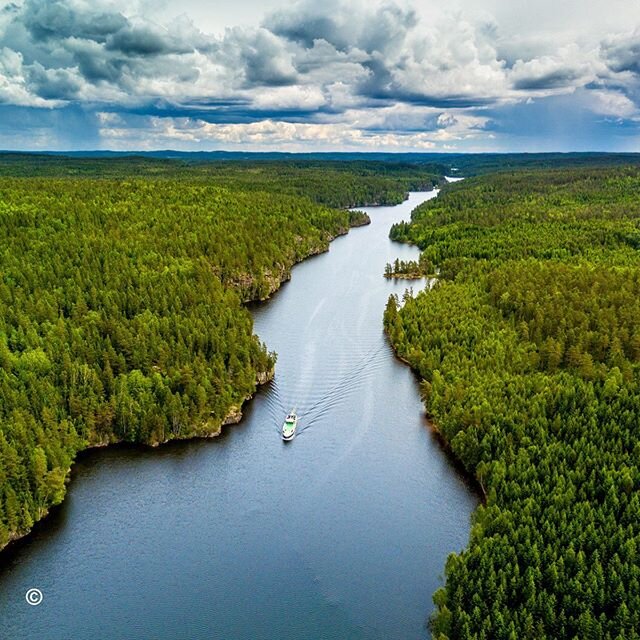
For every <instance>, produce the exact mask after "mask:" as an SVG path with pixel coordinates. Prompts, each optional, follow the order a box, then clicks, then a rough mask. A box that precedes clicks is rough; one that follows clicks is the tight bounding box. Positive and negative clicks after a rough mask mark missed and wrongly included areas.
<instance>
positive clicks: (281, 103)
mask: <svg viewBox="0 0 640 640" xmlns="http://www.w3.org/2000/svg"><path fill="white" fill-rule="evenodd" d="M0 149H14V150H89V149H113V150H153V149H179V150H185V151H188V150H216V149H227V150H244V151H271V150H280V151H341V150H343V151H385V152H393V151H397V152H406V151H418V152H420V151H422V152H425V151H426V152H461V151H462V152H477V151H500V152H505V151H640V0H527V1H525V0H447V1H446V2H442V1H440V2H433V1H432V0H299V1H297V2H292V1H288V2H283V1H282V0H260V1H258V0H206V1H205V0H11V1H3V0H0Z"/></svg>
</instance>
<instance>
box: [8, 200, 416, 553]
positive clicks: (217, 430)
mask: <svg viewBox="0 0 640 640" xmlns="http://www.w3.org/2000/svg"><path fill="white" fill-rule="evenodd" d="M408 197H409V194H408V193H406V194H405V199H404V200H403V202H404V201H406V200H407V198H408ZM360 206H369V205H360ZM370 223H371V219H370V218H369V217H368V216H367V217H366V219H358V220H356V221H355V224H351V223H348V225H347V227H344V228H341V229H340V230H339V231H338V232H337V233H336V234H334V235H332V234H329V236H328V238H327V242H326V246H322V247H320V248H318V249H314V250H313V251H311V252H309V253H308V254H307V255H306V256H304V257H302V258H300V259H299V260H296V261H295V262H293V264H292V265H291V266H290V267H289V268H288V269H285V270H283V272H282V273H281V277H280V279H278V280H277V281H276V282H274V286H273V287H272V288H270V290H269V293H268V294H266V295H265V296H263V297H253V298H248V299H246V300H244V299H242V297H241V304H242V305H250V304H261V303H263V302H267V301H268V300H269V299H270V298H271V297H272V296H273V295H274V294H275V293H277V292H278V290H279V289H280V287H281V286H282V285H283V284H284V283H285V282H288V281H289V280H291V277H292V270H293V267H295V266H296V265H297V264H301V263H302V262H304V261H305V260H308V259H310V258H312V257H314V256H316V255H321V254H323V253H327V252H328V251H329V249H330V246H331V243H332V242H333V241H334V240H336V239H337V238H339V237H342V236H346V235H347V234H348V233H349V231H350V230H351V229H352V228H357V227H361V226H366V225H368V224H370ZM254 335H255V334H254ZM274 376H275V365H274V366H273V367H272V368H271V369H270V370H267V371H263V372H258V374H257V376H256V384H255V388H254V389H253V391H252V392H251V393H249V394H248V395H247V396H245V398H244V399H243V400H242V401H241V402H240V404H239V406H238V404H232V405H231V406H230V407H229V410H228V412H227V415H226V416H225V417H224V418H223V419H222V421H221V422H220V424H217V425H216V426H214V427H213V428H212V429H211V430H210V431H208V432H207V431H206V430H204V429H203V431H202V432H197V431H196V432H193V433H191V434H189V435H185V436H184V437H175V438H166V439H164V440H162V441H158V442H131V443H129V442H126V441H124V440H113V441H106V442H105V441H102V442H100V441H98V442H93V443H90V444H88V445H87V446H86V447H83V448H82V449H79V450H78V451H77V452H76V454H75V456H74V459H73V460H72V462H71V464H70V466H69V468H68V469H67V470H66V472H65V482H64V486H65V495H64V496H63V498H62V500H61V501H60V502H59V503H56V504H52V505H49V506H48V507H46V508H44V509H43V510H42V512H41V515H40V517H39V518H38V519H37V520H35V521H34V522H33V524H32V525H31V527H30V528H29V529H28V530H26V531H21V532H12V533H10V534H9V539H8V540H7V542H6V543H5V544H3V545H1V546H0V562H1V561H2V558H3V557H4V556H5V555H7V554H9V553H10V552H11V550H12V549H13V548H14V547H15V545H16V544H19V543H20V542H21V541H24V540H25V539H27V538H29V536H30V535H31V533H33V531H34V529H35V528H36V527H38V526H41V525H44V524H45V523H46V521H47V518H48V516H49V515H50V514H51V513H52V511H55V510H57V509H59V508H60V507H61V506H62V504H63V502H64V500H65V498H66V494H67V487H68V485H69V484H70V482H71V481H72V476H73V467H74V465H75V462H76V460H77V459H78V457H79V456H81V455H83V454H84V453H89V452H92V451H96V450H98V449H106V448H108V447H117V446H129V445H130V446H133V447H140V448H144V449H156V448H159V447H161V446H165V445H169V444H171V443H173V442H188V441H190V440H200V439H202V440H210V439H212V438H216V437H218V436H220V435H221V434H222V432H223V429H224V427H226V426H233V425H236V424H239V423H240V422H241V421H242V418H243V408H244V406H245V405H246V403H247V402H249V401H250V400H252V399H253V398H254V396H255V395H256V393H257V392H258V391H259V389H260V387H262V386H264V385H266V384H268V383H269V382H270V381H271V380H272V379H273V378H274ZM204 424H206V423H204Z"/></svg>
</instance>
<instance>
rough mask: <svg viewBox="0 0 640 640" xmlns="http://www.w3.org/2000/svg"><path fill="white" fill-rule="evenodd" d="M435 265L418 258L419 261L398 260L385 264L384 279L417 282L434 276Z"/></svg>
mask: <svg viewBox="0 0 640 640" xmlns="http://www.w3.org/2000/svg"><path fill="white" fill-rule="evenodd" d="M435 275H436V269H435V265H434V264H433V263H432V262H431V260H429V259H427V258H423V257H422V256H421V257H420V259H419V260H399V259H398V258H396V259H395V260H394V261H393V262H387V264H386V266H385V268H384V277H385V278H397V279H403V280H419V279H420V278H426V277H429V276H432V277H433V276H435Z"/></svg>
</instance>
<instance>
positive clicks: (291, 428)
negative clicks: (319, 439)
mask: <svg viewBox="0 0 640 640" xmlns="http://www.w3.org/2000/svg"><path fill="white" fill-rule="evenodd" d="M297 426H298V416H297V415H296V410H295V409H292V410H291V412H290V413H289V414H288V415H287V417H286V418H285V419H284V424H283V425H282V439H283V440H287V441H289V440H293V437H294V436H295V435H296V427H297Z"/></svg>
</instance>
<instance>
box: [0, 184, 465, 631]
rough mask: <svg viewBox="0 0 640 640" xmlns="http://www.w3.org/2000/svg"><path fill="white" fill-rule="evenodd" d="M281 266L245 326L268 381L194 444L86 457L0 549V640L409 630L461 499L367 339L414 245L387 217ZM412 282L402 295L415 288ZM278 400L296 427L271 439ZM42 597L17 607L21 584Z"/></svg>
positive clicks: (419, 417)
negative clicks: (254, 338) (267, 353)
mask: <svg viewBox="0 0 640 640" xmlns="http://www.w3.org/2000/svg"><path fill="white" fill-rule="evenodd" d="M433 195H434V194H422V193H414V194H411V197H410V198H409V200H408V201H407V202H405V203H404V204H402V205H399V206H397V207H377V208H371V209H368V210H367V211H368V212H369V214H370V215H371V218H372V221H373V222H372V224H371V225H369V226H367V227H362V228H359V229H354V230H352V231H351V232H350V233H349V235H348V236H346V237H343V238H339V239H338V240H336V241H335V242H334V243H333V244H332V246H331V251H330V252H329V253H327V254H323V255H321V256H318V257H316V258H313V259H311V260H308V261H307V262H305V263H303V264H301V265H299V266H297V267H296V268H295V269H294V273H293V279H292V281H291V282H290V283H288V284H286V285H284V286H283V287H282V289H281V290H280V291H279V292H278V293H277V294H276V295H275V296H274V297H273V299H272V300H270V301H269V302H267V303H266V304H264V305H261V306H259V307H256V308H255V310H254V313H255V328H256V332H257V333H258V334H259V335H260V337H261V338H262V339H263V340H264V341H265V342H266V343H267V345H268V346H269V348H270V349H275V350H276V351H277V352H278V364H277V374H276V379H275V380H274V382H273V383H272V384H271V385H270V386H268V387H266V388H264V389H262V390H261V392H260V393H259V394H258V395H257V396H256V398H255V399H254V400H253V401H252V402H251V403H249V405H248V407H247V409H246V412H245V419H244V420H243V421H242V423H241V424H239V425H237V426H234V427H230V428H227V429H226V430H225V432H224V434H223V435H222V436H221V437H219V438H216V439H213V440H210V441H197V442H189V443H178V444H172V445H167V446H165V447H161V448H160V449H158V450H152V451H149V450H142V451H140V450H127V449H119V448H115V449H110V450H103V451H99V452H94V453H91V454H89V455H87V456H85V457H83V458H82V460H81V461H80V462H79V463H78V464H77V465H76V467H75V468H74V476H73V481H72V483H71V486H70V490H69V493H68V496H67V498H66V500H65V502H64V503H63V505H62V507H61V508H60V509H58V510H57V511H55V512H54V513H53V514H52V515H51V516H50V517H49V518H48V519H47V520H46V521H45V522H44V523H43V525H42V526H39V527H38V528H37V529H36V531H35V532H34V534H33V535H32V536H31V537H29V538H28V539H27V540H26V541H24V542H22V543H20V544H19V545H18V547H17V548H16V549H14V550H12V551H11V552H10V553H9V554H4V555H3V556H0V563H1V564H0V638H2V639H10V640H22V639H28V640H54V639H55V640H87V639H95V640H128V639H129V638H131V639H136V640H139V639H145V640H146V639H149V640H151V639H154V640H157V639H161V640H165V639H166V640H179V639H183V638H184V639H189V640H191V639H194V640H200V639H202V640H205V639H206V640H212V639H223V640H261V639H264V640H267V639H268V640H298V639H299V640H307V639H308V640H321V639H327V640H328V639H335V640H345V639H349V640H359V639H363V640H364V639H367V640H369V639H372V640H373V639H379V640H393V639H398V640H410V639H414V638H415V639H417V638H425V637H427V635H428V634H427V632H426V630H425V620H426V618H427V616H428V615H429V613H430V612H431V610H432V604H431V595H432V593H433V591H434V590H435V589H436V588H437V587H438V586H439V585H440V584H442V579H441V575H442V572H443V567H444V563H445V559H446V557H447V555H448V553H449V552H451V551H453V550H459V549H461V548H463V547H464V546H465V544H466V542H467V538H468V531H469V516H470V513H471V511H472V509H473V508H474V507H475V505H476V503H477V499H476V497H475V496H474V495H473V494H472V493H471V492H470V490H469V488H468V487H467V486H465V484H464V482H463V480H462V479H461V478H460V477H459V475H458V474H457V473H456V471H455V470H454V469H453V468H452V466H451V464H450V463H449V461H448V460H447V459H446V457H445V455H444V454H443V452H442V450H441V449H440V447H439V445H438V443H437V441H436V440H435V438H434V437H433V435H432V434H431V432H430V431H429V429H428V427H427V425H426V423H425V421H424V419H423V413H422V406H421V403H420V400H419V395H418V385H417V382H416V380H415V379H414V376H413V375H412V373H411V372H410V370H409V369H408V368H407V367H406V366H404V365H403V364H401V363H400V362H398V361H397V360H396V359H395V358H394V356H393V354H392V351H391V348H390V347H389V345H388V343H387V341H386V339H385V337H384V335H383V333H382V312H383V309H384V306H385V303H386V300H387V298H388V296H389V294H390V293H392V292H397V293H399V294H402V292H403V291H404V289H405V287H406V283H402V282H393V281H387V280H385V279H384V278H383V277H382V273H383V269H384V266H385V263H386V262H388V261H391V260H393V259H394V258H396V257H400V258H401V259H409V258H415V257H416V254H417V250H416V249H414V248H412V247H408V246H404V245H399V244H395V243H392V242H390V241H389V239H388V230H389V227H390V226H391V224H392V223H393V222H396V221H398V220H401V219H407V218H408V217H409V214H410V212H411V210H412V209H413V208H414V207H415V206H416V205H417V204H418V203H419V202H421V201H423V200H425V199H426V198H429V197H431V196H433ZM414 286H416V285H415V284H414ZM293 406H295V407H297V409H298V412H299V414H300V415H301V419H300V423H299V434H298V435H297V436H296V438H295V440H294V441H293V442H291V443H287V444H285V443H283V442H282V441H281V439H280V437H279V427H280V425H281V423H282V420H283V418H284V415H285V413H286V412H287V411H288V410H289V409H291V408H292V407H293ZM32 587H37V588H39V589H41V591H42V592H43V594H44V600H43V602H42V604H40V605H39V606H37V607H33V606H29V605H28V604H27V603H26V602H25V599H24V595H25V592H26V591H27V590H28V589H29V588H32Z"/></svg>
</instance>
